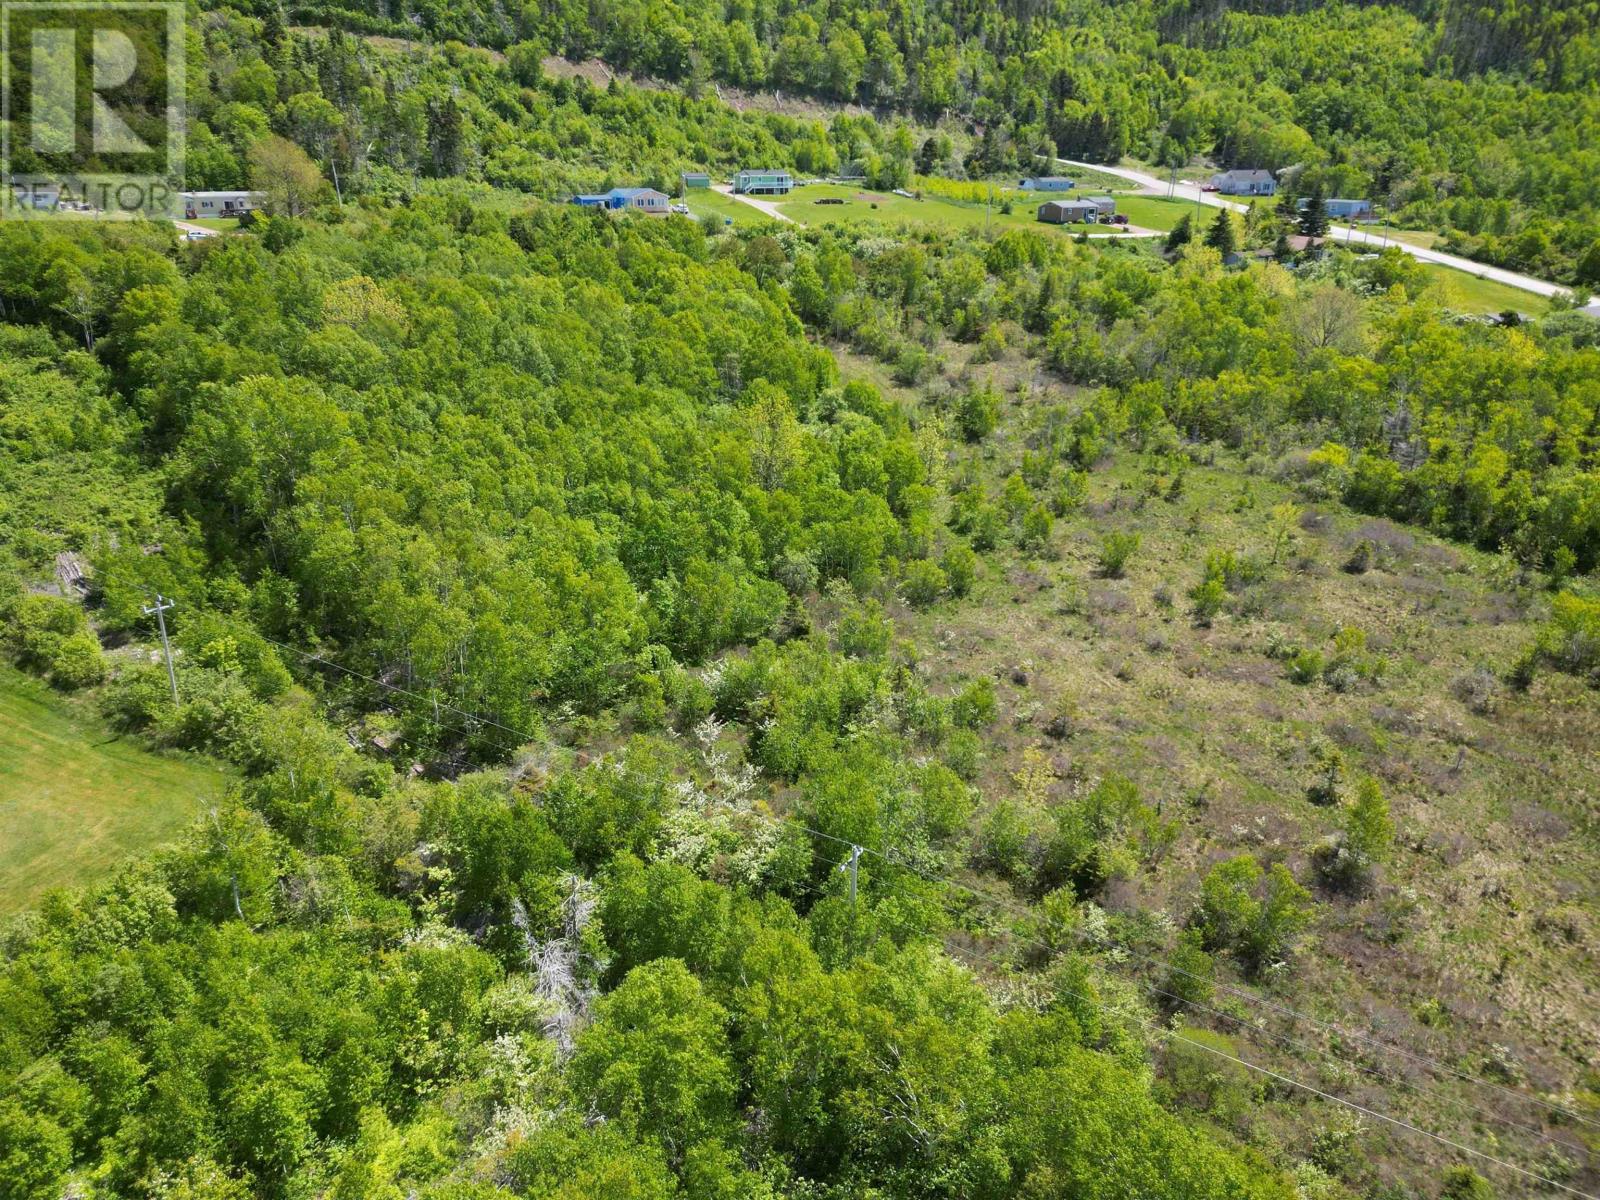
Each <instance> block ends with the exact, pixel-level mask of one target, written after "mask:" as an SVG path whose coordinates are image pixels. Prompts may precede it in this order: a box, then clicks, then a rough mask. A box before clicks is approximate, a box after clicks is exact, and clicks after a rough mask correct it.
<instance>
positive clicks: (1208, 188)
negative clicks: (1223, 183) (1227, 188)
mask: <svg viewBox="0 0 1600 1200" xmlns="http://www.w3.org/2000/svg"><path fill="white" fill-rule="evenodd" d="M1200 190H1201V191H1202V192H1214V191H1216V190H1217V185H1216V184H1214V183H1202V184H1201V185H1200Z"/></svg>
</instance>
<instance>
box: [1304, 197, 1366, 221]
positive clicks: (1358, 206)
mask: <svg viewBox="0 0 1600 1200" xmlns="http://www.w3.org/2000/svg"><path fill="white" fill-rule="evenodd" d="M1310 203H1311V201H1310V200H1308V199H1306V198H1305V197H1304V196H1302V197H1300V199H1298V200H1296V201H1295V205H1294V206H1295V207H1296V208H1305V207H1306V205H1308V204H1310ZM1322 206H1323V208H1324V209H1325V210H1326V212H1327V214H1328V216H1329V217H1330V218H1331V219H1332V220H1335V221H1365V220H1368V219H1370V218H1371V217H1372V215H1373V214H1372V201H1371V200H1345V199H1335V200H1324V201H1323V202H1322Z"/></svg>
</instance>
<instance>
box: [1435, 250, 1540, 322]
mask: <svg viewBox="0 0 1600 1200" xmlns="http://www.w3.org/2000/svg"><path fill="white" fill-rule="evenodd" d="M1423 269H1424V270H1426V271H1427V272H1428V274H1429V275H1430V276H1432V278H1433V280H1434V282H1435V283H1437V284H1438V285H1439V295H1440V299H1441V300H1442V301H1443V303H1444V304H1445V305H1446V307H1448V308H1454V309H1459V310H1460V311H1462V312H1472V313H1500V312H1505V311H1506V310H1507V309H1511V310H1512V311H1514V312H1519V313H1523V314H1525V315H1528V316H1534V315H1538V314H1540V313H1543V312H1544V311H1545V310H1546V309H1548V308H1549V307H1550V302H1549V301H1548V300H1546V299H1545V298H1544V297H1543V296H1537V295H1535V294H1534V293H1532V292H1525V291H1523V290H1522V289H1521V288H1514V287H1509V286H1507V285H1506V284H1503V283H1496V282H1494V280H1492V279H1480V278H1479V277H1478V276H1476V275H1469V274H1467V272H1465V271H1457V270H1455V269H1453V268H1451V267H1441V266H1440V265H1439V264H1437V263H1424V264H1423Z"/></svg>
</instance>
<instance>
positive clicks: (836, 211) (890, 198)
mask: <svg viewBox="0 0 1600 1200" xmlns="http://www.w3.org/2000/svg"><path fill="white" fill-rule="evenodd" d="M1065 194H1066V193H1038V194H1037V195H1030V196H1028V198H1026V199H1023V200H1014V201H1013V203H1012V208H1011V211H1010V212H1009V213H1007V212H1002V211H1001V210H1000V207H999V206H998V205H996V206H994V207H993V208H990V207H989V206H987V205H982V204H965V203H962V202H961V201H958V200H949V199H946V198H945V197H943V196H934V195H931V194H929V193H926V192H924V193H923V198H922V199H921V200H914V199H910V198H908V197H905V196H896V195H894V194H893V193H891V192H881V191H872V190H870V189H866V188H860V187H854V186H844V185H841V184H834V183H818V184H812V185H810V186H808V187H803V188H796V189H795V190H794V191H793V192H792V193H791V194H790V196H789V198H788V199H786V200H782V201H779V208H780V209H781V210H782V212H783V213H784V215H785V216H787V217H789V218H790V220H793V221H797V222H799V223H800V224H802V225H826V224H829V223H834V222H837V223H838V224H841V225H859V224H868V223H877V224H885V225H898V224H901V223H902V222H922V223H925V224H929V225H940V226H943V227H945V228H947V229H982V228H986V227H987V228H992V229H1046V230H1052V231H1055V232H1057V233H1061V234H1076V233H1078V232H1080V231H1087V232H1091V233H1098V234H1105V233H1109V232H1111V230H1110V229H1108V228H1107V227H1106V226H1103V225H1044V224H1041V223H1040V222H1039V220H1038V218H1037V217H1036V216H1035V213H1036V212H1037V211H1038V207H1039V205H1041V204H1043V203H1044V202H1045V200H1048V199H1057V198H1059V197H1060V196H1061V195H1065ZM1072 194H1074V195H1076V194H1079V193H1072ZM822 198H832V199H839V200H843V201H844V203H843V204H818V203H817V200H819V199H822ZM1119 203H1120V202H1119Z"/></svg>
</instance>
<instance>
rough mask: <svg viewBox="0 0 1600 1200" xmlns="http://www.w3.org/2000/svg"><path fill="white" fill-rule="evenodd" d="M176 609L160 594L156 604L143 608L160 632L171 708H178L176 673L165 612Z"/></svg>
mask: <svg viewBox="0 0 1600 1200" xmlns="http://www.w3.org/2000/svg"><path fill="white" fill-rule="evenodd" d="M176 607H178V606H177V604H176V603H175V602H174V601H171V600H168V599H167V598H166V597H165V596H163V595H162V594H161V593H160V592H157V593H156V602H155V604H153V605H150V604H147V605H145V606H144V609H143V612H144V615H145V616H147V617H150V616H153V617H155V619H156V625H157V626H158V627H159V628H160V630H161V653H162V654H163V655H165V656H166V659H167V682H168V683H170V684H171V685H172V707H173V708H177V707H178V672H177V670H176V669H174V667H173V665H172V643H171V642H169V641H168V640H167V610H168V609H169V608H176Z"/></svg>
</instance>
